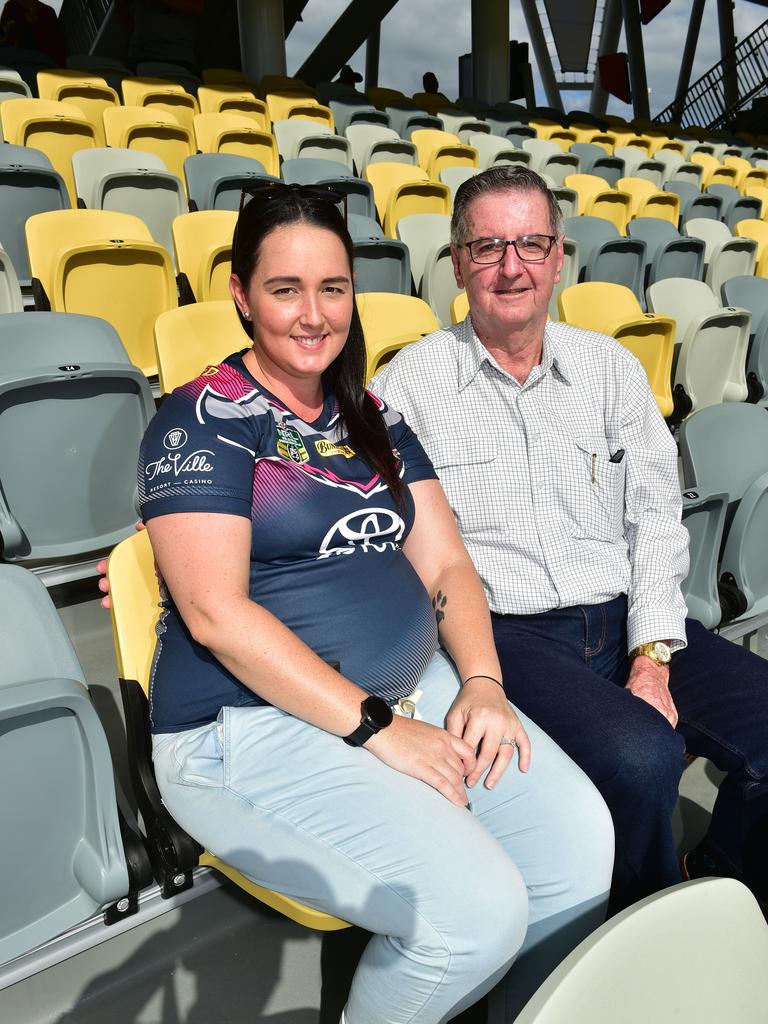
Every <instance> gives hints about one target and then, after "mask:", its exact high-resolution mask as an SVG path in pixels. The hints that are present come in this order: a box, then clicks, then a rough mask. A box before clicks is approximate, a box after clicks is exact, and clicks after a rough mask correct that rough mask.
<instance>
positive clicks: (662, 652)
mask: <svg viewBox="0 0 768 1024" xmlns="http://www.w3.org/2000/svg"><path fill="white" fill-rule="evenodd" d="M653 653H654V654H655V655H656V658H657V660H658V661H660V662H661V664H662V665H667V664H668V663H669V662H670V661H671V659H672V651H670V649H669V644H665V643H663V641H661V640H659V641H657V642H656V643H655V644H654V645H653Z"/></svg>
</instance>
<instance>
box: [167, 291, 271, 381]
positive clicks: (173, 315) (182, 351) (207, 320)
mask: <svg viewBox="0 0 768 1024" xmlns="http://www.w3.org/2000/svg"><path fill="white" fill-rule="evenodd" d="M250 346H251V339H250V338H249V337H248V335H247V334H246V333H245V331H244V330H243V328H242V327H241V325H240V320H239V318H238V316H237V313H236V312H235V304H234V302H233V301H232V299H231V298H229V299H221V300H218V301H213V302H193V303H191V304H190V305H188V306H179V307H178V308H177V309H169V310H168V311H167V312H166V313H161V314H160V316H159V317H158V318H157V320H156V321H155V349H156V351H157V373H158V377H159V378H160V392H161V394H164V395H166V394H170V392H171V391H173V390H174V388H177V387H179V386H180V385H182V384H186V383H187V381H190V380H194V379H195V377H197V376H198V375H199V374H201V373H202V372H203V370H204V369H205V368H206V366H211V365H214V366H215V365H217V364H218V363H221V362H223V360H224V359H226V358H227V356H228V355H231V354H232V353H233V352H241V351H242V350H243V349H244V348H250Z"/></svg>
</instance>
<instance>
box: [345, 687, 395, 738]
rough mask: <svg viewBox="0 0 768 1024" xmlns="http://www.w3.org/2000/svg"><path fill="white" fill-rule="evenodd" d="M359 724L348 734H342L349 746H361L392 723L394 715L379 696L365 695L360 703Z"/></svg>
mask: <svg viewBox="0 0 768 1024" xmlns="http://www.w3.org/2000/svg"><path fill="white" fill-rule="evenodd" d="M360 712H361V718H360V725H358V727H357V728H356V729H355V731H354V732H351V733H350V734H349V736H342V739H343V740H344V742H345V743H348V744H349V745H350V747H362V746H363V744H364V743H367V741H368V740H369V739H370V738H371V736H375V735H376V733H377V732H381V730H382V729H386V728H387V726H388V725H391V724H392V719H393V718H394V717H395V715H394V712H393V711H392V708H391V707H390V706H389V704H387V702H386V701H385V700H382V699H381V697H366V698H365V700H364V701H363V702H362V704H361V705H360Z"/></svg>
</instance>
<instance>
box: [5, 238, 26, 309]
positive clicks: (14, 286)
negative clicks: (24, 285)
mask: <svg viewBox="0 0 768 1024" xmlns="http://www.w3.org/2000/svg"><path fill="white" fill-rule="evenodd" d="M23 309H24V305H23V302H22V298H21V287H20V286H19V279H18V277H17V276H16V271H15V269H14V266H13V263H12V261H11V259H10V257H9V256H8V253H7V252H6V251H5V249H3V247H2V246H0V313H21V312H22V311H23Z"/></svg>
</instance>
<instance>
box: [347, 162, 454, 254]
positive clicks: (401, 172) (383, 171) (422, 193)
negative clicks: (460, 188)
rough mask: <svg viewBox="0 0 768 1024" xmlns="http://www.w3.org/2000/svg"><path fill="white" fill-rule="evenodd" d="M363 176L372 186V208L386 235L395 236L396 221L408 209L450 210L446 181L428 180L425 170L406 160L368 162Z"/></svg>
mask: <svg viewBox="0 0 768 1024" xmlns="http://www.w3.org/2000/svg"><path fill="white" fill-rule="evenodd" d="M365 178H366V180H367V181H370V183H371V185H372V186H373V197H374V201H375V203H376V212H377V213H378V216H379V220H380V221H381V224H382V226H383V228H384V232H385V234H387V235H389V237H390V238H396V237H397V222H398V220H399V219H400V218H401V217H407V216H408V215H409V214H411V213H450V209H451V198H450V192H449V190H448V186H447V185H443V184H440V183H438V182H435V181H430V180H429V178H428V177H427V173H426V171H423V170H422V169H421V168H420V167H412V166H411V165H409V164H393V163H380V164H369V165H368V167H366V169H365Z"/></svg>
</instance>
